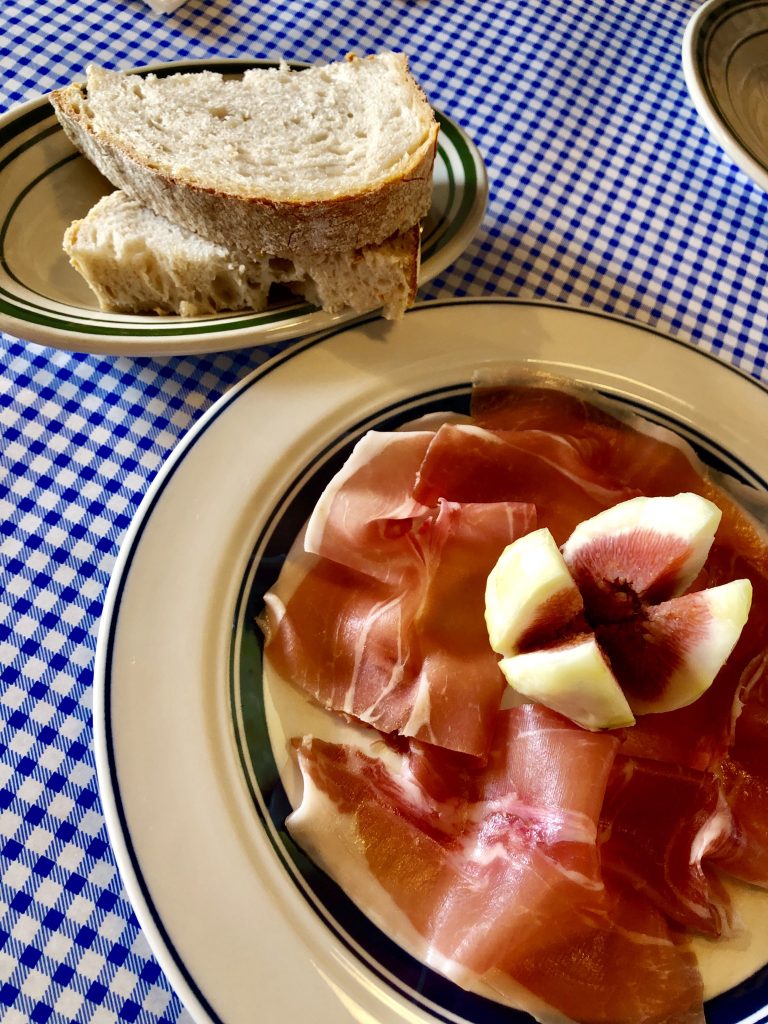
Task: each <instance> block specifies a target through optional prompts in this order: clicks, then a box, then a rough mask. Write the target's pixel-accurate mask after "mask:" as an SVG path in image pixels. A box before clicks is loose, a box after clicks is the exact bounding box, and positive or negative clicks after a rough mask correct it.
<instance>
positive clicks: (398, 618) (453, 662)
mask: <svg viewBox="0 0 768 1024" xmlns="http://www.w3.org/2000/svg"><path fill="white" fill-rule="evenodd" d="M535 525H536V516H535V509H533V507H532V506H530V505H525V504H519V503H516V502H495V503H490V504H472V503H469V504H464V505H459V504H456V503H452V502H439V503H438V507H437V509H436V510H433V511H432V512H431V513H430V515H429V516H427V517H425V518H423V519H422V518H419V519H418V520H412V521H411V530H410V533H409V534H408V535H407V536H408V544H409V547H408V548H406V547H405V546H404V545H403V543H402V541H403V538H404V536H405V534H404V533H403V532H401V531H399V532H397V533H395V535H394V536H393V537H391V538H390V539H391V542H392V545H393V548H394V550H395V554H394V555H393V559H396V560H399V562H400V570H399V571H398V573H396V574H393V577H392V578H389V577H388V576H387V573H386V572H385V571H381V572H379V571H377V570H376V569H375V567H374V570H373V572H372V573H371V574H366V573H363V572H360V571H357V570H356V569H352V568H349V567H347V566H346V565H343V564H339V563H338V562H336V561H332V560H331V559H329V558H317V559H314V560H313V561H312V562H311V563H310V564H309V567H308V568H307V570H306V571H305V572H304V573H303V575H302V577H301V579H300V581H299V583H298V585H297V586H295V588H293V589H291V590H290V592H286V589H287V588H284V587H283V585H281V582H280V581H279V582H278V585H277V586H276V587H275V588H274V589H273V590H272V591H271V592H270V593H269V594H267V596H266V599H265V600H266V605H267V613H266V623H265V629H266V635H267V642H266V645H265V652H266V654H267V656H268V657H269V659H270V662H271V664H272V666H273V667H274V669H275V670H276V671H277V672H278V674H279V675H281V676H282V677H283V678H285V679H287V680H290V681H292V682H293V683H295V684H297V685H298V686H300V687H302V688H303V689H304V690H305V691H306V692H307V693H308V694H309V695H310V696H311V697H312V698H313V699H314V700H316V701H317V702H318V703H320V704H322V705H323V706H324V707H327V708H330V709H332V710H335V711H339V712H341V713H343V714H345V715H348V716H350V717H352V718H356V719H360V720H361V721H363V722H366V723H368V724H370V725H373V726H375V727H376V728H377V729H379V730H381V731H382V732H385V733H390V732H397V733H401V734H402V735H404V736H414V737H417V738H420V739H423V740H426V741H428V742H431V743H435V744H438V745H441V746H445V747H448V748H450V749H452V750H459V751H462V752H465V753H470V754H475V755H482V754H485V752H486V750H487V748H488V739H489V729H490V726H491V722H492V719H493V716H494V714H495V712H496V710H497V708H498V706H499V703H500V700H501V695H502V692H503V690H504V685H505V684H504V679H503V677H502V675H501V673H500V671H499V668H498V664H497V659H496V656H495V655H494V653H493V651H492V650H491V648H490V646H489V644H488V637H487V632H486V629H485V620H484V592H485V581H486V579H487V576H488V573H489V572H490V570H491V567H492V566H493V564H494V562H495V561H496V559H497V558H498V556H499V554H500V553H501V551H502V550H503V549H504V547H505V546H506V545H507V544H509V543H510V542H511V541H512V540H514V539H515V537H517V536H519V535H520V534H521V533H524V532H527V531H529V530H531V529H533V528H534V527H535ZM388 550H389V549H388V547H387V543H386V538H382V539H381V541H380V546H379V555H380V558H381V560H382V561H384V562H387V559H388ZM407 551H410V560H408V561H406V558H405V555H406V552H407ZM369 554H370V552H369ZM281 580H282V581H283V582H284V578H283V577H281Z"/></svg>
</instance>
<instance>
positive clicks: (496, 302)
mask: <svg viewBox="0 0 768 1024" xmlns="http://www.w3.org/2000/svg"><path fill="white" fill-rule="evenodd" d="M472 305H483V306H500V307H501V306H505V307H515V308H530V309H534V310H535V309H549V310H555V311H557V312H561V313H565V314H572V315H576V316H584V317H595V318H597V319H600V320H605V321H609V322H615V323H617V324H620V325H623V326H626V327H629V328H632V329H634V330H637V331H639V332H641V333H647V334H650V335H652V336H654V337H656V338H657V339H659V340H662V341H666V342H672V343H674V344H675V345H678V346H680V347H681V348H682V349H683V350H685V351H687V352H688V353H689V354H690V355H692V356H695V357H704V359H705V360H707V361H708V362H710V363H711V364H713V365H714V366H716V367H719V368H720V371H717V372H721V371H728V372H730V373H731V374H735V375H736V376H737V377H738V378H740V379H741V380H742V381H744V382H746V383H748V384H749V385H751V386H753V387H754V388H756V389H757V391H758V392H759V393H760V394H761V395H763V396H766V395H768V386H766V385H765V384H763V382H762V381H760V380H758V379H757V378H755V377H754V376H752V375H750V374H749V373H747V372H746V371H744V370H743V369H741V368H740V367H738V366H734V365H733V364H730V363H726V362H724V361H723V360H722V359H720V358H718V357H717V356H716V355H714V354H713V353H711V352H709V351H706V350H703V349H700V348H698V347H697V346H695V345H694V344H692V343H691V342H689V341H687V340H686V339H683V338H676V337H673V336H671V335H668V334H667V333H665V332H663V331H660V330H658V329H656V328H655V327H653V326H651V325H647V324H643V323H638V322H636V321H633V320H630V319H628V318H626V317H622V316H619V315H617V314H612V313H607V312H605V311H602V310H598V309H591V308H588V307H587V308H584V307H575V306H572V305H569V304H565V303H559V302H551V301H546V300H535V299H515V298H506V297H465V298H453V299H438V300H432V301H429V302H422V303H419V304H417V305H416V306H415V307H414V308H413V310H412V311H409V314H407V315H408V316H411V315H413V314H420V313H424V312H425V311H429V310H430V309H440V308H445V307H450V306H472ZM375 320H376V317H375V315H369V316H368V317H366V318H365V319H364V321H363V324H364V323H365V322H368V323H370V322H373V321H375ZM361 326H362V324H361V323H354V324H351V325H350V324H343V325H339V326H337V327H334V328H332V329H330V330H328V331H326V332H322V333H320V334H317V335H313V336H310V337H307V338H305V339H303V341H302V342H301V343H300V344H299V345H297V346H294V347H290V348H288V349H286V350H284V351H281V352H280V353H278V354H277V355H275V356H273V357H272V358H270V359H269V360H267V361H266V362H265V363H263V364H262V365H260V366H259V367H257V368H255V369H254V370H252V371H251V372H249V373H248V374H247V375H246V376H245V377H244V378H243V379H242V380H241V381H240V382H238V384H236V385H234V386H233V387H232V388H230V389H229V390H228V391H227V392H225V393H224V394H223V395H222V396H220V398H219V399H218V400H217V401H216V402H214V403H213V404H212V405H211V406H210V407H209V408H208V409H207V410H206V411H205V412H204V413H203V414H202V415H201V416H200V418H199V419H198V420H197V421H196V422H195V423H194V424H193V425H192V427H190V428H189V430H187V431H186V432H185V434H184V435H183V436H182V438H181V439H180V440H179V442H178V443H177V444H176V446H175V447H174V449H173V450H172V451H171V452H170V453H169V455H168V457H167V458H166V460H165V462H164V463H163V465H162V466H161V467H160V469H159V471H158V473H157V474H156V476H155V477H154V479H153V480H152V482H151V483H150V485H149V487H148V488H147V490H146V493H145V494H144V497H143V498H142V501H141V503H140V505H139V507H138V508H137V510H136V512H135V514H134V516H133V518H132V521H131V524H130V526H129V527H128V529H127V531H126V533H125V535H124V538H123V540H122V542H121V545H120V550H119V553H118V555H117V558H116V561H115V565H114V568H113V571H112V576H111V579H110V583H109V586H108V589H107V593H106V595H105V600H104V606H103V611H102V616H101V621H100V624H99V631H98V638H97V645H96V655H95V661H94V711H93V720H94V747H95V756H96V768H97V780H98V787H99V792H100V796H101V800H102V806H103V808H104V814H105V821H106V824H107V831H108V834H109V838H110V842H111V845H112V849H113V851H114V854H115V857H116V860H117V863H118V868H119V871H120V875H121V878H122V880H123V883H124V885H125V887H126V890H127V892H128V893H129V897H130V902H131V904H132V906H133V909H134V911H135V913H136V916H137V918H138V920H139V922H140V924H141V927H142V929H143V930H144V931H145V934H146V935H147V937H148V939H149V941H150V946H151V948H152V951H153V953H154V955H155V956H156V957H157V959H158V962H159V963H160V965H161V967H162V969H163V970H164V972H165V974H166V976H167V977H168V979H169V981H171V983H172V986H173V988H174V990H175V991H176V993H177V994H178V995H179V996H180V998H181V999H182V1001H183V1002H184V1004H185V1005H186V1006H187V1008H188V1009H190V1011H191V1010H192V1007H194V1008H195V1020H200V1021H211V1022H219V1021H220V1019H221V1018H220V1017H219V1016H217V1015H216V1012H215V1011H214V1010H213V1009H212V1007H210V1008H209V1009H205V1007H206V1006H209V1004H208V1002H207V999H206V997H205V996H204V994H203V993H202V992H201V991H200V990H199V989H198V988H197V985H196V982H195V980H194V978H192V977H191V976H190V977H188V976H187V970H186V968H185V965H184V963H183V961H181V960H180V958H179V956H178V954H177V953H176V950H175V948H174V946H173V942H172V940H169V943H168V944H166V942H165V940H164V939H163V934H164V928H163V925H162V919H161V917H160V915H159V912H158V911H157V908H156V907H154V905H153V904H152V900H151V898H149V899H147V898H146V896H145V891H144V887H143V884H142V881H141V877H140V876H141V872H140V869H139V868H138V867H137V865H136V860H135V852H134V851H133V850H132V847H131V841H130V835H128V836H126V834H125V833H124V831H123V827H122V822H121V821H120V819H119V814H118V812H117V811H116V810H115V806H114V805H115V802H116V801H117V803H119V796H118V797H116V796H115V792H114V783H115V781H116V779H113V773H114V774H115V776H116V770H115V766H114V765H113V764H112V761H111V757H110V753H109V747H110V743H109V740H108V732H109V722H108V714H107V710H108V705H109V700H108V698H107V696H106V692H105V691H106V687H107V668H108V661H109V654H110V651H109V648H110V644H111V634H112V633H113V632H114V630H115V629H116V626H117V621H118V618H119V604H120V594H121V591H122V589H123V586H124V584H125V582H126V581H127V578H128V574H129V572H130V568H131V562H132V558H133V555H134V554H135V550H136V548H137V546H138V543H139V540H140V537H141V533H142V532H143V530H144V528H145V526H146V525H147V524H148V523H149V521H150V519H151V515H152V511H153V508H154V506H155V504H156V503H157V502H158V501H160V500H161V499H162V493H163V491H164V490H165V487H166V486H167V485H168V483H169V482H170V481H171V479H172V478H173V475H174V473H175V472H176V470H177V469H178V468H179V466H180V465H181V464H182V462H183V460H184V457H185V456H186V454H187V453H188V452H189V451H190V449H191V448H192V447H193V446H194V445H195V444H196V443H197V442H198V441H199V440H200V438H201V437H202V436H203V435H204V434H205V433H206V432H207V430H208V429H209V427H210V426H211V425H212V424H213V423H214V422H215V421H216V420H217V419H218V418H219V416H221V415H222V414H223V413H224V412H225V411H226V410H227V408H229V406H230V405H231V404H233V403H234V402H236V401H237V400H238V397H239V396H240V395H241V394H242V393H243V392H245V391H246V390H248V389H250V388H251V387H253V386H254V385H257V384H258V382H259V380H261V379H262V378H263V377H266V376H268V375H269V374H270V373H272V372H273V371H274V370H277V369H278V368H279V367H280V366H281V365H282V364H283V363H285V362H287V361H290V360H292V359H294V358H297V357H300V356H301V354H302V353H304V352H306V351H308V350H310V349H313V348H315V347H316V346H318V345H321V344H323V343H324V342H327V341H331V340H332V339H333V338H334V337H336V336H337V335H339V334H343V333H347V332H350V331H355V330H358V329H359V328H360V327H361ZM510 358H513V357H510ZM518 359H519V357H518ZM158 926H159V927H158ZM718 998H719V997H718ZM766 1009H767V1010H768V1005H767V1006H766ZM201 1011H202V1015H201ZM761 1019H762V1018H761Z"/></svg>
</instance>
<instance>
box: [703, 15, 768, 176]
mask: <svg viewBox="0 0 768 1024" xmlns="http://www.w3.org/2000/svg"><path fill="white" fill-rule="evenodd" d="M760 8H763V9H764V8H765V2H764V0H730V3H728V2H726V3H725V4H723V5H722V6H721V7H718V8H717V9H716V10H714V11H712V13H711V14H710V15H709V17H707V18H706V19H705V20H704V22H703V24H702V27H701V33H700V35H699V40H698V43H697V46H696V63H697V65H698V68H699V73H700V76H701V82H702V85H703V87H704V92H705V93H706V95H707V99H708V100H709V102H710V104H711V106H712V108H713V109H714V111H715V112H716V113H717V116H718V117H719V118H720V120H721V121H722V122H723V124H724V125H725V126H726V127H727V128H728V130H729V131H730V133H731V135H733V137H734V139H735V141H736V142H737V143H738V144H739V146H741V148H742V149H743V150H744V152H745V153H747V154H748V155H749V156H750V157H751V159H752V160H754V162H755V163H756V164H758V165H759V166H760V167H763V168H765V169H766V170H768V164H766V161H765V157H764V156H761V155H760V154H758V153H756V152H755V151H754V150H753V149H752V148H751V146H750V145H749V144H748V143H747V142H746V141H745V140H744V138H743V137H742V136H741V135H740V133H739V130H738V128H737V127H736V125H734V124H733V122H732V121H731V119H730V118H729V117H728V115H727V114H726V112H725V110H723V107H722V106H721V104H720V100H719V99H718V97H717V94H716V93H715V91H714V90H713V88H712V85H711V80H710V77H709V74H708V72H707V68H708V67H709V49H710V46H711V45H712V39H713V37H714V35H715V32H716V31H717V30H718V29H719V28H720V26H721V25H723V24H724V23H725V22H726V21H728V20H729V19H730V18H732V17H733V15H734V14H742V13H744V12H745V11H751V10H759V9H760ZM766 33H768V25H767V26H766V28H765V29H761V30H760V31H758V32H753V33H752V34H751V35H749V36H745V37H744V39H743V40H742V43H745V42H748V41H749V40H750V39H754V38H756V37H757V36H762V35H766Z"/></svg>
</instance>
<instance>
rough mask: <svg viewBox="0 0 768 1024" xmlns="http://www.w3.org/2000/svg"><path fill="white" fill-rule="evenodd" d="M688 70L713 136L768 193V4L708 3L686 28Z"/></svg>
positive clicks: (753, 0)
mask: <svg viewBox="0 0 768 1024" xmlns="http://www.w3.org/2000/svg"><path fill="white" fill-rule="evenodd" d="M683 72H684V74H685V80H686V83H687V85H688V91H689V92H690V94H691V99H692V100H693V103H694V106H695V107H696V109H697V110H698V112H699V114H700V116H701V118H702V120H703V121H704V123H705V124H706V126H707V128H708V129H709V131H710V132H711V134H712V135H713V137H714V138H715V139H716V140H717V142H719V143H720V145H721V146H722V147H723V149H724V150H725V151H726V153H728V155H729V156H730V157H731V158H732V159H733V160H734V161H735V163H737V164H738V166H739V167H740V168H741V169H742V170H743V171H744V172H745V173H746V174H748V175H749V177H750V178H751V179H752V180H753V181H754V182H755V183H756V184H757V185H759V186H760V187H761V188H763V189H766V190H768V2H766V0H708V2H707V3H705V4H703V5H702V7H700V8H699V10H698V11H696V13H695V14H694V15H693V17H692V18H691V19H690V21H689V22H688V25H687V26H686V30H685V35H684V37H683Z"/></svg>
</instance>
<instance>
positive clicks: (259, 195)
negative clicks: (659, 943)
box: [51, 53, 438, 259]
mask: <svg viewBox="0 0 768 1024" xmlns="http://www.w3.org/2000/svg"><path fill="white" fill-rule="evenodd" d="M51 101H52V103H53V106H54V109H55V110H56V114H57V116H58V118H59V120H60V122H61V124H62V126H63V128H64V130H65V132H66V133H67V135H68V136H69V138H70V139H71V140H72V142H73V143H74V144H75V145H76V146H77V147H78V148H79V149H80V150H81V151H82V152H83V153H84V155H85V156H86V157H88V159H89V160H91V161H92V162H93V163H94V164H95V165H96V167H98V169H99V170H100V171H101V172H102V174H104V176H105V177H106V178H107V179H108V180H109V181H111V182H112V184H113V185H115V186H116V187H118V188H120V189H123V190H125V191H126V192H128V193H129V194H130V195H132V196H133V197H134V198H136V199H138V200H140V201H141V202H142V203H143V204H144V205H145V206H148V207H149V208H150V209H151V210H153V211H154V212H155V213H157V214H160V215H162V216H164V217H166V218H167V219H168V220H170V221H172V222H173V223H175V224H178V225H181V226H182V227H184V228H186V229H187V230H190V231H194V232H196V233H197V234H200V235H202V236H203V237H205V238H207V239H209V240H211V241H213V242H217V243H219V244H221V245H224V246H226V247H227V248H230V249H233V250H235V251H237V252H240V253H244V254H246V255H250V256H252V257H254V258H257V259H258V258H261V256H262V255H263V254H264V253H267V254H269V255H273V256H286V257H289V258H290V257H293V256H294V255H295V254H296V253H301V254H304V255H315V254H318V253H327V252H350V251H352V250H356V249H361V248H362V247H364V246H368V245H377V244H379V243H381V242H383V241H385V240H386V239H388V238H390V237H391V236H392V235H394V234H396V233H397V232H399V231H401V230H403V229H404V228H406V227H410V226H412V225H414V224H417V223H418V222H419V221H420V220H421V219H422V218H423V217H424V216H425V215H426V213H427V211H428V209H429V206H430V200H431V188H432V170H433V164H434V157H435V151H436V146H437V134H438V126H437V123H436V121H435V118H434V114H433V112H432V109H431V108H430V106H429V103H428V102H427V100H426V97H425V96H424V94H423V92H422V91H421V89H420V88H419V86H418V85H417V84H416V82H415V81H414V79H413V77H412V76H411V74H410V72H409V70H408V62H407V59H406V58H405V56H404V55H403V54H396V53H384V54H380V55H376V56H373V57H366V58H355V57H352V58H348V59H346V60H343V61H339V62H337V63H335V64H330V65H327V66H324V67H312V68H307V69H305V70H300V71H293V70H290V69H289V68H288V67H287V66H285V65H281V66H280V67H279V68H267V69H257V70H253V71H247V72H246V73H245V74H244V75H243V76H242V78H239V79H233V78H227V77H225V76H223V75H221V74H218V73H216V72H211V71H204V72H198V73H188V74H173V75H169V76H167V77H162V78H160V77H155V76H154V75H148V76H146V77H140V76H138V75H129V74H121V73H117V72H110V71H106V70H104V69H101V68H96V67H90V68H88V71H87V81H86V83H85V85H70V86H68V87H66V88H64V89H60V90H58V91H57V92H54V93H53V94H52V97H51Z"/></svg>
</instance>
